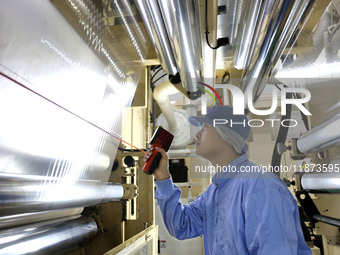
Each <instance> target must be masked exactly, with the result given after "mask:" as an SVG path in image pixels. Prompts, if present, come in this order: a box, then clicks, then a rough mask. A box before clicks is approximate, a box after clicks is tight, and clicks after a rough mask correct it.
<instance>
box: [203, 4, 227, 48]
mask: <svg viewBox="0 0 340 255" xmlns="http://www.w3.org/2000/svg"><path fill="white" fill-rule="evenodd" d="M208 34H209V31H208V0H205V39H206V41H207V44H208V46H209V48H210V49H213V50H216V49H218V48H219V47H221V46H223V45H229V38H228V37H222V38H218V39H217V45H216V46H215V47H213V46H211V45H210V43H209V37H208Z"/></svg>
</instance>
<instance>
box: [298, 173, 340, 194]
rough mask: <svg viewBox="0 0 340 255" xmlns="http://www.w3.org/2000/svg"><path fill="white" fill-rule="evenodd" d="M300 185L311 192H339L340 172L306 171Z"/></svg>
mask: <svg viewBox="0 0 340 255" xmlns="http://www.w3.org/2000/svg"><path fill="white" fill-rule="evenodd" d="M301 185H302V187H303V188H304V189H305V190H307V191H311V192H320V193H321V192H327V193H340V173H339V172H337V173H306V174H304V175H303V176H302V178H301Z"/></svg>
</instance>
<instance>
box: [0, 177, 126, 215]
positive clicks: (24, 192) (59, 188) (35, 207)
mask: <svg viewBox="0 0 340 255" xmlns="http://www.w3.org/2000/svg"><path fill="white" fill-rule="evenodd" d="M75 184H76V185H75ZM123 195H124V189H123V187H122V185H120V184H112V183H103V182H95V181H93V182H90V181H88V182H80V181H78V183H74V182H73V181H69V182H68V181H67V180H63V181H60V182H53V181H45V182H12V183H1V185H0V197H1V211H0V216H6V215H13V214H20V213H30V212H38V211H47V210H56V209H64V208H75V207H85V206H91V205H97V204H99V203H107V202H111V201H117V200H120V199H121V198H122V197H123Z"/></svg>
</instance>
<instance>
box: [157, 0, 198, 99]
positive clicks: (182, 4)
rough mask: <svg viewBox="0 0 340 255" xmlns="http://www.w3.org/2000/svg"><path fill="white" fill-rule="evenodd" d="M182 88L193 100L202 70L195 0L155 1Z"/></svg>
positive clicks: (196, 2) (196, 3)
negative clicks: (158, 7) (161, 17)
mask: <svg viewBox="0 0 340 255" xmlns="http://www.w3.org/2000/svg"><path fill="white" fill-rule="evenodd" d="M158 4H159V6H160V9H161V12H162V15H163V20H164V22H165V27H166V30H167V33H168V36H169V39H170V45H171V48H172V52H173V53H174V57H175V60H176V64H177V67H178V69H179V74H180V77H181V81H182V85H183V87H184V88H185V89H186V90H187V91H188V95H189V97H190V94H191V98H193V99H194V97H193V96H192V94H193V93H195V92H197V91H198V88H197V84H196V82H197V81H198V79H199V78H200V70H201V65H200V63H201V39H200V31H199V24H200V22H199V8H198V1H194V0H188V1H183V0H173V1H163V0H158Z"/></svg>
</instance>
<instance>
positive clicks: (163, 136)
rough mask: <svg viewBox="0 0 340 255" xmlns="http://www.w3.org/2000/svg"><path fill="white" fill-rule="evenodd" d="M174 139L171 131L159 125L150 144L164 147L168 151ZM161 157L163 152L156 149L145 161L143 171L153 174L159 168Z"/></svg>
mask: <svg viewBox="0 0 340 255" xmlns="http://www.w3.org/2000/svg"><path fill="white" fill-rule="evenodd" d="M173 139H174V136H173V134H171V133H169V132H168V131H167V130H165V129H164V128H162V127H158V128H157V129H156V131H155V132H154V133H153V136H152V138H151V141H150V145H152V146H153V147H160V148H163V149H164V150H165V151H168V150H169V148H170V145H171V143H172V140H173ZM161 158H162V154H161V153H159V152H158V151H157V150H154V151H153V153H152V156H151V157H150V158H149V159H148V161H146V162H145V164H144V166H143V171H144V172H145V173H147V174H152V173H153V172H154V171H155V170H156V169H157V167H158V164H159V161H160V160H161Z"/></svg>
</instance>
